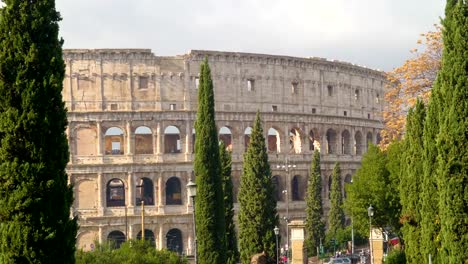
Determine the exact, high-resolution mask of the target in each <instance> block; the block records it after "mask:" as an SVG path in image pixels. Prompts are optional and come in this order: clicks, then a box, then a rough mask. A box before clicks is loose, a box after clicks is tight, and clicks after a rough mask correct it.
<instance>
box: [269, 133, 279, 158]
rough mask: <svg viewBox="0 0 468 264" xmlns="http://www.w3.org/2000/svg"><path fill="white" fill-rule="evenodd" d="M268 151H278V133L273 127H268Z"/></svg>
mask: <svg viewBox="0 0 468 264" xmlns="http://www.w3.org/2000/svg"><path fill="white" fill-rule="evenodd" d="M267 140H268V151H271V152H276V153H280V152H281V150H280V134H279V132H278V130H276V129H274V128H270V129H268V139H267Z"/></svg>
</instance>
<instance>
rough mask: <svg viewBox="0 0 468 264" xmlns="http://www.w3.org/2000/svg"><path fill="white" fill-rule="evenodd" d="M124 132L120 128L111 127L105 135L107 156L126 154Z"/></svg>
mask: <svg viewBox="0 0 468 264" xmlns="http://www.w3.org/2000/svg"><path fill="white" fill-rule="evenodd" d="M124 145H125V144H124V132H123V130H122V129H121V128H120V127H110V128H109V129H107V130H106V133H105V134H104V149H105V153H106V155H122V154H124Z"/></svg>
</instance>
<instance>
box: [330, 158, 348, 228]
mask: <svg viewBox="0 0 468 264" xmlns="http://www.w3.org/2000/svg"><path fill="white" fill-rule="evenodd" d="M344 221H345V216H344V211H343V195H342V188H341V168H340V163H338V162H337V163H335V167H334V168H333V174H332V182H331V189H330V211H329V212H328V233H329V234H330V237H334V236H335V235H336V233H337V232H338V231H339V230H342V229H343V228H344Z"/></svg>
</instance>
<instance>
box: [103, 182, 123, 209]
mask: <svg viewBox="0 0 468 264" xmlns="http://www.w3.org/2000/svg"><path fill="white" fill-rule="evenodd" d="M115 206H125V186H124V183H123V182H122V180H120V179H112V180H110V181H109V182H108V183H107V207H115Z"/></svg>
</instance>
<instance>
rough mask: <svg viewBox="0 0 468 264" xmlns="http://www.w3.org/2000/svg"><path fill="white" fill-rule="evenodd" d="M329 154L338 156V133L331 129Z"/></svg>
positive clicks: (329, 132) (328, 136) (328, 142)
mask: <svg viewBox="0 0 468 264" xmlns="http://www.w3.org/2000/svg"><path fill="white" fill-rule="evenodd" d="M327 154H336V132H335V130H333V129H331V128H330V129H328V130H327Z"/></svg>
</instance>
